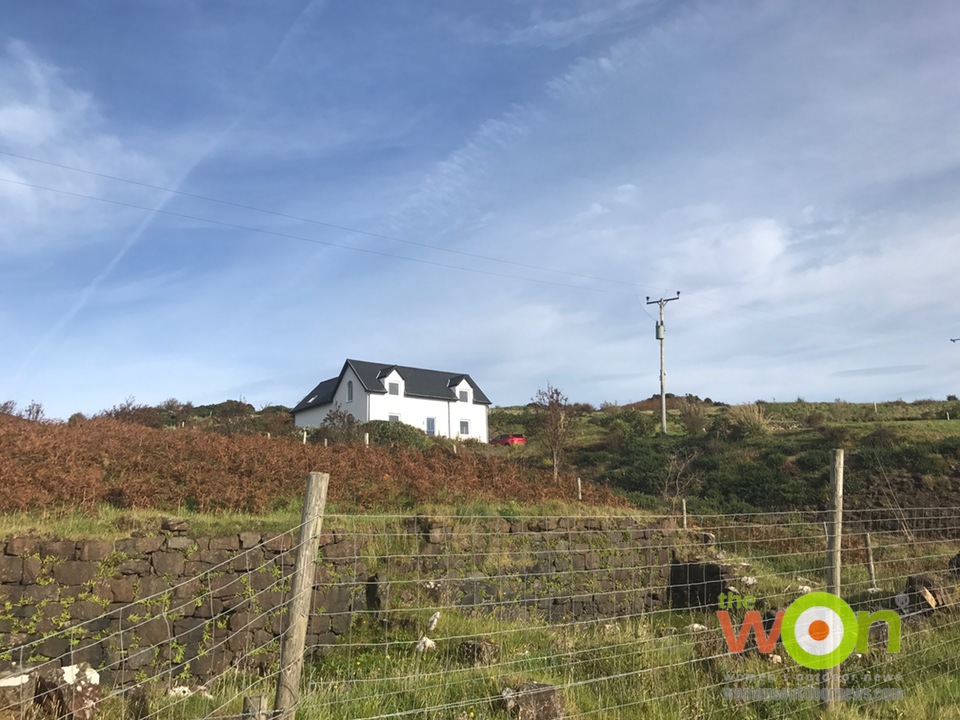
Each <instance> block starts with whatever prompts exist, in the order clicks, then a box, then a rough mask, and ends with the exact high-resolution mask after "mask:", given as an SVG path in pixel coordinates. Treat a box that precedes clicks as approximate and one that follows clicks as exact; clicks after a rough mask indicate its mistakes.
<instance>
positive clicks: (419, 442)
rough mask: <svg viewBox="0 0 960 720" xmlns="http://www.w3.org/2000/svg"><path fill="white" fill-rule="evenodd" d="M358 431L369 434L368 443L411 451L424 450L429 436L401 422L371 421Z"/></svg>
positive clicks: (428, 445)
mask: <svg viewBox="0 0 960 720" xmlns="http://www.w3.org/2000/svg"><path fill="white" fill-rule="evenodd" d="M360 431H361V432H365V433H370V442H371V443H372V444H374V445H381V446H387V447H403V448H410V449H411V450H426V449H427V448H428V447H430V436H429V435H427V434H426V433H425V432H423V430H421V429H420V428H415V427H414V426H413V425H407V424H406V423H402V422H390V421H389V420H371V421H370V422H366V423H364V424H363V425H361V426H360Z"/></svg>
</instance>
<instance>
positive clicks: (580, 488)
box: [577, 478, 583, 500]
mask: <svg viewBox="0 0 960 720" xmlns="http://www.w3.org/2000/svg"><path fill="white" fill-rule="evenodd" d="M577 500H583V485H582V484H581V482H580V478H577Z"/></svg>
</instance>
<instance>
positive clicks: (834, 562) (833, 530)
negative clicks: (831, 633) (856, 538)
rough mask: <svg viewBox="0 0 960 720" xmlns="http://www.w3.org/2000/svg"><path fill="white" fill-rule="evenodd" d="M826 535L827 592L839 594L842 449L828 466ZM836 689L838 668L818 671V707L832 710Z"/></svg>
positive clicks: (837, 666)
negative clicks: (828, 489)
mask: <svg viewBox="0 0 960 720" xmlns="http://www.w3.org/2000/svg"><path fill="white" fill-rule="evenodd" d="M828 521H829V525H828V527H829V528H830V532H828V533H827V592H828V593H832V594H833V595H837V596H838V597H839V595H840V548H841V547H842V545H843V536H842V531H843V449H842V448H839V449H837V450H834V451H833V465H831V467H830V515H829V516H828ZM839 690H840V666H839V665H836V666H834V667H832V668H827V669H826V670H821V671H820V705H821V707H823V708H824V709H825V710H827V711H831V710H833V709H834V708H835V707H836V703H837V696H838V695H839Z"/></svg>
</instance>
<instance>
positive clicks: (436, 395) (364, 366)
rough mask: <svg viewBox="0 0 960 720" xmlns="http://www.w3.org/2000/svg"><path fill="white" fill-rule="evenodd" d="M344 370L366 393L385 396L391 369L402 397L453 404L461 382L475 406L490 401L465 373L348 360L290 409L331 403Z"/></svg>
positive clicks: (296, 409)
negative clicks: (349, 371)
mask: <svg viewBox="0 0 960 720" xmlns="http://www.w3.org/2000/svg"><path fill="white" fill-rule="evenodd" d="M347 368H351V369H352V370H353V372H354V374H355V375H356V376H357V378H358V379H359V380H360V384H361V385H362V386H363V389H364V390H365V391H366V392H371V393H380V394H386V392H387V388H386V387H385V386H384V384H383V382H382V381H383V379H384V378H386V377H387V376H388V375H389V374H390V373H391V372H393V371H394V370H396V371H397V373H398V374H399V375H400V377H402V378H403V384H404V395H407V396H409V397H419V398H428V399H431V400H446V401H449V402H453V401H455V400H456V399H457V393H456V389H455V388H456V387H457V386H458V385H459V384H460V383H461V382H462V381H464V380H466V381H467V384H468V385H470V387H471V388H472V389H473V402H474V403H475V404H477V405H489V404H490V400H489V399H488V398H487V396H486V395H484V394H483V391H482V390H481V389H480V388H479V386H478V385H477V384H476V383H475V382H474V381H473V378H471V377H470V376H469V375H466V374H464V373H450V372H444V371H442V370H424V369H423V368H415V367H407V366H406V365H387V364H384V363H372V362H367V361H365V360H347V361H346V362H345V363H344V364H343V368H342V369H341V370H340V374H339V375H338V376H337V377H335V378H330V379H329V380H324V381H323V382H322V383H320V384H319V385H317V386H316V387H315V388H314V389H313V390H311V391H310V392H309V393H308V394H307V396H306V397H305V398H304V399H303V400H301V401H300V402H299V403H298V404H297V406H296V407H295V408H294V409H293V412H295V413H296V412H300V411H301V410H307V409H309V408H312V407H318V406H320V405H328V404H330V403H332V402H333V397H334V395H335V393H336V391H337V388H338V387H339V386H340V381H341V380H342V379H343V375H344V373H345V372H346V371H347Z"/></svg>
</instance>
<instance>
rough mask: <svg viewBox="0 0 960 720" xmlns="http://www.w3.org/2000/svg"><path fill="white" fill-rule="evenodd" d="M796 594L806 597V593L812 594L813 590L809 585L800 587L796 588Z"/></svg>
mask: <svg viewBox="0 0 960 720" xmlns="http://www.w3.org/2000/svg"><path fill="white" fill-rule="evenodd" d="M797 592H799V593H800V594H801V595H806V594H807V593H811V592H813V588H812V587H810V586H809V585H801V586H800V587H798V588H797Z"/></svg>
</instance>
